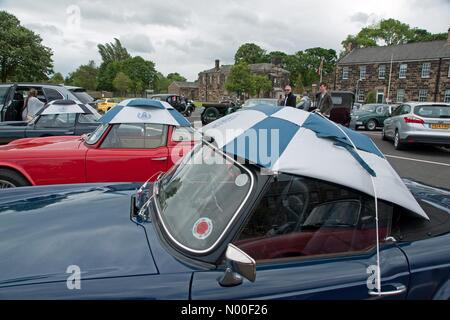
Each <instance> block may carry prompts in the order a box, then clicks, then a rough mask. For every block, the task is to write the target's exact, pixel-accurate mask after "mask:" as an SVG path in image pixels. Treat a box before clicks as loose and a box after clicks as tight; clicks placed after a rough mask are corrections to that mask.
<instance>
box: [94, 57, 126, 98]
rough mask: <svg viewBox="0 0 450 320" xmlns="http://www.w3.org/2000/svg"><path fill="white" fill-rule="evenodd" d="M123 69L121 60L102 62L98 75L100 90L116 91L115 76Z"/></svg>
mask: <svg viewBox="0 0 450 320" xmlns="http://www.w3.org/2000/svg"><path fill="white" fill-rule="evenodd" d="M120 70H121V64H120V62H119V61H112V62H110V63H102V64H101V65H100V68H99V70H98V75H97V84H98V85H97V88H98V90H105V91H114V86H113V81H114V78H115V77H116V76H117V74H118V73H119V72H120Z"/></svg>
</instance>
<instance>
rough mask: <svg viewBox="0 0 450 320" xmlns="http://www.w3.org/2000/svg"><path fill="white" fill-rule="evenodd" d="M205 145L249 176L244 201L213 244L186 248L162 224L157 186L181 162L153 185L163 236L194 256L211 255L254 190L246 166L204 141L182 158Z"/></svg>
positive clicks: (154, 200)
mask: <svg viewBox="0 0 450 320" xmlns="http://www.w3.org/2000/svg"><path fill="white" fill-rule="evenodd" d="M204 145H206V146H207V147H209V148H212V149H213V150H214V151H215V152H217V153H218V154H219V155H220V156H223V157H225V158H226V159H227V160H229V161H230V162H231V163H233V164H234V165H236V166H238V167H240V168H242V169H243V170H244V171H245V172H246V173H247V174H248V175H249V176H250V188H249V190H248V192H247V194H246V195H245V197H244V200H242V202H241V204H240V205H239V207H238V208H237V209H236V211H235V212H234V213H233V215H232V217H231V218H230V220H229V221H228V223H227V225H226V226H225V228H223V230H222V232H221V233H220V236H219V237H218V238H217V239H216V241H214V243H213V244H212V245H211V246H209V247H208V248H206V249H203V250H196V249H192V248H189V247H187V246H186V245H184V244H182V243H180V242H179V241H178V240H177V239H175V237H174V236H173V235H172V234H171V233H170V232H169V230H168V228H167V226H166V224H165V223H164V219H163V216H162V214H161V208H160V207H159V201H158V197H159V186H160V182H161V180H162V179H163V178H164V176H166V175H168V174H170V173H171V172H172V171H173V170H176V169H177V168H178V167H179V166H180V165H181V164H182V163H183V160H181V161H180V162H179V163H178V164H176V165H174V166H173V167H172V168H171V169H170V170H168V171H167V172H166V173H164V174H163V175H162V176H161V177H159V178H158V179H157V181H155V183H154V184H153V195H154V196H153V204H154V207H155V209H156V216H157V218H158V220H159V222H160V224H161V225H162V229H163V230H164V234H165V235H166V236H167V237H168V238H169V239H170V242H172V243H173V244H175V245H176V246H177V247H178V249H180V248H181V249H182V250H184V251H186V252H188V253H191V254H195V255H207V254H209V253H211V252H212V251H213V250H214V249H216V247H217V246H218V245H219V244H220V243H221V241H222V239H223V238H224V237H225V236H226V235H227V234H228V232H229V231H230V229H231V227H232V225H233V224H234V222H235V221H236V219H237V217H238V216H239V215H240V214H241V213H242V209H243V208H244V207H245V205H246V204H247V203H248V200H249V198H250V197H251V195H252V194H253V191H254V189H255V176H254V174H253V172H252V171H251V170H250V169H249V168H247V167H246V166H244V165H242V164H240V163H239V162H237V161H236V160H234V159H233V158H232V157H230V156H229V155H228V154H226V153H224V152H223V151H222V150H220V149H219V148H218V147H216V146H214V145H212V144H211V143H209V142H208V141H206V140H205V139H202V141H201V142H200V141H199V143H198V144H197V145H196V146H194V148H192V149H191V151H189V153H187V154H186V155H185V156H184V157H185V158H188V157H190V156H191V155H192V153H193V152H194V151H196V149H197V148H203V146H204Z"/></svg>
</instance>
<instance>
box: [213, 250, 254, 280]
mask: <svg viewBox="0 0 450 320" xmlns="http://www.w3.org/2000/svg"><path fill="white" fill-rule="evenodd" d="M225 259H226V269H225V272H224V274H223V275H222V277H220V279H219V284H220V285H221V286H223V287H234V286H238V285H240V284H242V277H244V278H246V279H247V280H249V281H251V282H255V280H256V262H255V260H254V259H253V258H252V257H250V256H249V255H248V254H246V253H245V252H244V251H242V250H241V249H239V248H238V247H236V246H235V245H233V244H231V243H230V244H229V245H228V248H227V252H226V253H225Z"/></svg>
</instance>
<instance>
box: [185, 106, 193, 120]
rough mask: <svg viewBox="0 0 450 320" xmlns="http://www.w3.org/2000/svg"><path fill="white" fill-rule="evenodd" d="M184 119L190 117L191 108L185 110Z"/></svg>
mask: <svg viewBox="0 0 450 320" xmlns="http://www.w3.org/2000/svg"><path fill="white" fill-rule="evenodd" d="M185 114H186V117H188V118H189V117H190V116H191V115H192V110H191V108H188V109H187V110H186V113H185Z"/></svg>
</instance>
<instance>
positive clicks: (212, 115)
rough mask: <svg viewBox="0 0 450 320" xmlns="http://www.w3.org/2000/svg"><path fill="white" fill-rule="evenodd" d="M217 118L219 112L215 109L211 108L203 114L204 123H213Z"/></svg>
mask: <svg viewBox="0 0 450 320" xmlns="http://www.w3.org/2000/svg"><path fill="white" fill-rule="evenodd" d="M218 118H219V110H217V108H214V107H211V108H207V109H206V110H205V112H204V113H203V119H204V121H205V122H206V123H210V122H213V121H214V120H217V119H218Z"/></svg>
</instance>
